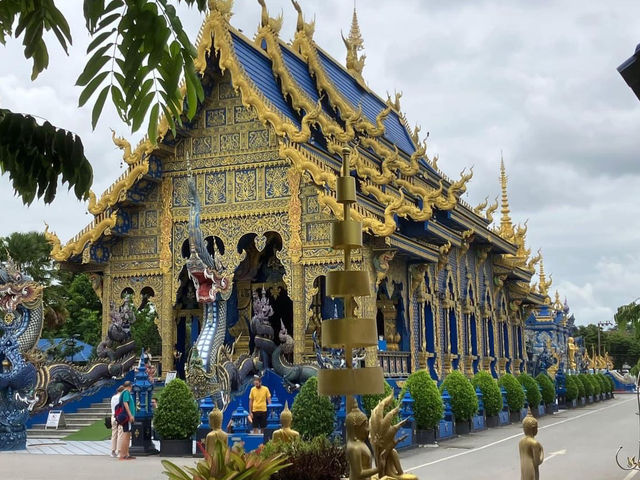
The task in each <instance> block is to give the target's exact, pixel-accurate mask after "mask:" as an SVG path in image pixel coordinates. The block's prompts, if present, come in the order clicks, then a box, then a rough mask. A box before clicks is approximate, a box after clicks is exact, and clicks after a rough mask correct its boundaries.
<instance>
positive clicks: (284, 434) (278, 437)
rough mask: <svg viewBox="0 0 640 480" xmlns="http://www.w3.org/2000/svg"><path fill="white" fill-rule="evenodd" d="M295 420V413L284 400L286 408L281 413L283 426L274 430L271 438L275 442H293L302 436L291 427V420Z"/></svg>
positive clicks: (281, 424)
mask: <svg viewBox="0 0 640 480" xmlns="http://www.w3.org/2000/svg"><path fill="white" fill-rule="evenodd" d="M292 421H293V415H292V414H291V410H289V404H288V403H287V402H284V409H283V410H282V413H281V414H280V426H281V427H282V428H280V429H278V430H276V431H275V432H273V436H272V437H271V440H272V441H274V442H283V443H291V442H295V441H296V440H298V439H299V438H300V434H299V433H298V432H296V431H295V430H293V429H292V428H291V422H292Z"/></svg>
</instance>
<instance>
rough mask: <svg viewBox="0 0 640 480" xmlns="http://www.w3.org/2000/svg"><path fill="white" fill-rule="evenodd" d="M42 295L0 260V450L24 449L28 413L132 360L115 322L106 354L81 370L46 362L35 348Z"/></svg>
mask: <svg viewBox="0 0 640 480" xmlns="http://www.w3.org/2000/svg"><path fill="white" fill-rule="evenodd" d="M42 297H43V287H42V285H39V284H38V283H36V282H34V281H33V280H32V279H31V278H30V277H29V276H27V275H24V274H22V273H21V272H20V270H19V268H18V267H17V266H16V265H15V264H14V263H13V262H12V261H11V260H8V261H7V262H6V263H5V264H2V263H0V335H1V336H0V364H1V367H0V450H16V449H24V448H26V440H27V432H26V423H27V421H28V419H29V416H30V415H31V414H32V413H36V412H39V411H42V410H46V409H48V408H51V407H54V406H60V405H62V404H64V403H66V402H68V401H71V400H73V399H74V398H77V397H79V396H81V395H82V394H83V393H86V391H87V389H89V388H90V387H92V386H95V385H96V384H97V383H98V382H100V381H107V380H110V379H112V378H114V377H118V376H121V375H123V374H124V373H126V372H127V371H128V370H129V369H130V368H131V367H132V366H133V365H134V364H135V361H136V356H135V352H134V350H135V343H134V342H133V341H128V342H127V340H128V339H129V337H128V332H126V333H125V334H124V336H122V335H121V333H122V332H120V331H116V330H118V328H122V324H123V323H122V322H120V324H119V325H120V327H116V328H110V329H109V337H110V338H109V344H110V345H111V347H113V348H112V349H111V352H110V353H111V354H110V355H104V356H102V357H100V356H99V357H98V359H97V360H96V361H94V362H92V363H91V364H90V365H89V366H88V367H86V368H83V369H80V368H78V367H76V366H74V365H71V364H68V363H65V362H54V363H46V360H45V355H44V354H43V353H42V352H41V351H39V350H37V349H35V347H36V344H37V343H38V340H39V339H40V335H41V333H42V326H43V321H44V313H43V301H42ZM114 315H115V317H117V318H119V317H118V315H119V313H114V314H112V326H113V318H114ZM113 334H115V336H114V337H113V338H111V335H113ZM116 337H117V338H116ZM103 343H104V342H103Z"/></svg>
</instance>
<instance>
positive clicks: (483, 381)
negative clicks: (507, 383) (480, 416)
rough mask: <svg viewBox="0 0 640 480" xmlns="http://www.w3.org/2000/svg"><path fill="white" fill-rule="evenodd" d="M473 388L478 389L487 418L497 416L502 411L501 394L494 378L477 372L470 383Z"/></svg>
mask: <svg viewBox="0 0 640 480" xmlns="http://www.w3.org/2000/svg"><path fill="white" fill-rule="evenodd" d="M471 383H472V384H473V386H474V387H480V391H481V392H482V403H484V411H485V413H486V415H487V416H488V417H493V416H495V415H498V412H500V410H502V393H501V392H500V387H499V386H498V382H497V381H496V379H495V378H493V377H492V376H491V374H490V373H488V372H478V373H476V374H475V375H474V376H473V380H472V381H471Z"/></svg>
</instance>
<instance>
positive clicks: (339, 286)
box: [318, 148, 384, 411]
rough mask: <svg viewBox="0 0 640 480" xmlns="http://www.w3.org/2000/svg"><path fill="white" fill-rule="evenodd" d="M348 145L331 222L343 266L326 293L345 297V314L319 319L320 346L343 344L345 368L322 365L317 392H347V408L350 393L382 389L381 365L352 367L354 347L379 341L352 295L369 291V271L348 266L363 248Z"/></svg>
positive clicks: (372, 323)
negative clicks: (336, 215) (338, 209)
mask: <svg viewBox="0 0 640 480" xmlns="http://www.w3.org/2000/svg"><path fill="white" fill-rule="evenodd" d="M349 153H350V149H349V148H344V149H343V150H342V154H343V163H342V172H341V175H340V177H338V181H337V185H336V193H337V201H338V203H341V204H342V205H343V208H344V213H343V218H342V220H336V221H335V222H334V223H333V225H332V231H331V234H332V235H331V246H332V247H333V248H334V249H340V250H344V270H337V271H330V272H328V274H327V295H329V296H331V297H339V298H342V299H343V301H344V318H334V319H329V320H324V321H323V322H322V346H323V347H325V348H343V349H344V356H345V362H346V368H338V369H322V370H320V371H319V372H318V392H319V393H320V394H323V395H331V396H338V395H340V396H342V395H346V396H347V402H346V403H347V411H350V410H351V409H352V407H353V395H371V394H379V393H383V392H384V377H383V374H382V368H381V367H380V366H377V367H363V368H353V349H354V348H363V347H373V346H377V345H378V331H377V327H376V321H375V319H373V318H357V317H356V316H355V314H354V310H355V308H354V307H355V304H354V297H366V296H369V295H371V291H370V282H369V274H368V272H367V271H363V270H353V269H352V268H351V251H352V250H355V249H358V248H362V222H357V221H355V220H352V219H351V204H353V203H356V182H355V178H353V177H352V176H350V175H349Z"/></svg>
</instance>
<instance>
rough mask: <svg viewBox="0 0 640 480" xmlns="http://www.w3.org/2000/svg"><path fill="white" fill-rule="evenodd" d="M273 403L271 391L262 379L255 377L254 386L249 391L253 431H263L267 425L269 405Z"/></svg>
mask: <svg viewBox="0 0 640 480" xmlns="http://www.w3.org/2000/svg"><path fill="white" fill-rule="evenodd" d="M269 403H271V392H270V391H269V389H268V388H267V387H265V386H263V385H262V379H261V378H260V377H259V376H258V375H255V376H254V377H253V388H252V389H251V392H249V413H250V415H251V416H250V418H249V420H251V423H253V433H262V431H263V430H264V429H265V428H266V427H267V405H268V404H269Z"/></svg>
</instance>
